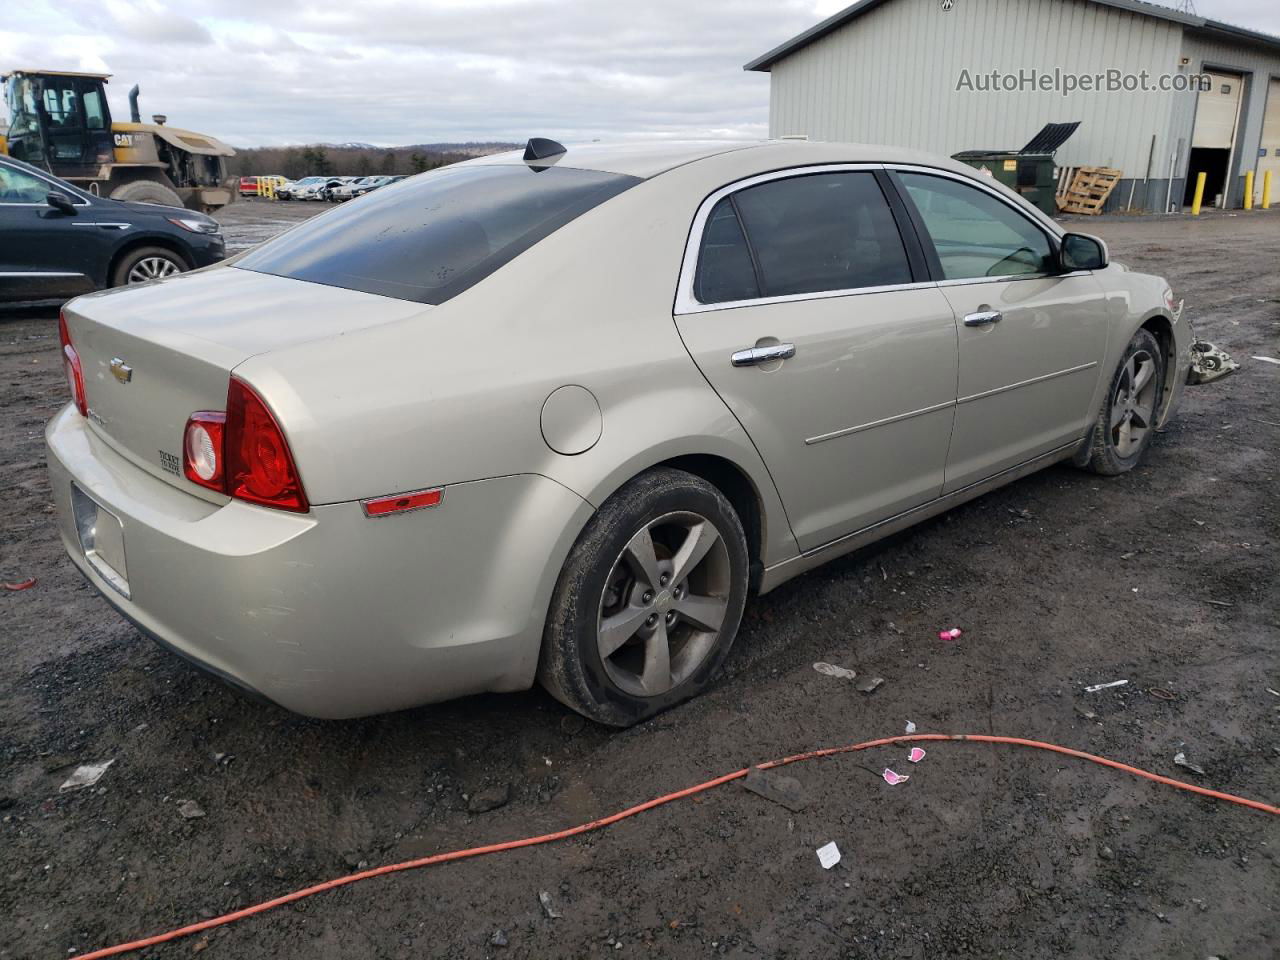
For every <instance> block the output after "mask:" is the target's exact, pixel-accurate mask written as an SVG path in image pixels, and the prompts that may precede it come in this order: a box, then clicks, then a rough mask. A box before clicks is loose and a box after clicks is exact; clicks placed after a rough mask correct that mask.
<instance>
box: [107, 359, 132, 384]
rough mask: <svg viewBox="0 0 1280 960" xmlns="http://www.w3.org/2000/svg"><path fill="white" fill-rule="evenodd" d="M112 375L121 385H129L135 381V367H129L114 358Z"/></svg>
mask: <svg viewBox="0 0 1280 960" xmlns="http://www.w3.org/2000/svg"><path fill="white" fill-rule="evenodd" d="M111 375H112V376H113V377H115V378H116V379H117V380H119V381H120V382H121V383H128V382H129V381H130V380H132V379H133V367H131V366H129V365H128V364H127V363H125V362H124V361H123V360H121V359H120V358H119V357H112V358H111Z"/></svg>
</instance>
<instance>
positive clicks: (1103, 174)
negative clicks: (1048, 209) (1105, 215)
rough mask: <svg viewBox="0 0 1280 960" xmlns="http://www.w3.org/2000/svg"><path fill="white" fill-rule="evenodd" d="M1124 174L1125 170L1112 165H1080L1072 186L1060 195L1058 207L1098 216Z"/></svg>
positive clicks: (1062, 209)
mask: <svg viewBox="0 0 1280 960" xmlns="http://www.w3.org/2000/svg"><path fill="white" fill-rule="evenodd" d="M1123 175H1124V171H1123V170H1115V169H1113V168H1111V167H1078V168H1077V169H1076V172H1075V176H1074V177H1072V179H1071V184H1070V186H1068V187H1067V190H1066V192H1065V193H1063V194H1061V195H1060V196H1059V197H1058V209H1059V210H1061V211H1062V212H1063V213H1083V214H1087V215H1089V216H1096V215H1097V214H1099V213H1101V212H1102V205H1103V204H1104V203H1106V202H1107V197H1109V196H1111V191H1112V190H1114V189H1115V188H1116V184H1117V183H1119V182H1120V178H1121V177H1122V176H1123Z"/></svg>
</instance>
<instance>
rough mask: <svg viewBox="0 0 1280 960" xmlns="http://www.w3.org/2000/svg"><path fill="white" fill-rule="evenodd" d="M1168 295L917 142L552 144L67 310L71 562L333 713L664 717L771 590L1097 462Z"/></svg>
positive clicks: (247, 675) (1112, 454) (1111, 455)
mask: <svg viewBox="0 0 1280 960" xmlns="http://www.w3.org/2000/svg"><path fill="white" fill-rule="evenodd" d="M1180 312H1181V311H1180V309H1179V308H1178V307H1176V306H1175V302H1174V299H1173V295H1172V293H1171V292H1170V290H1169V288H1168V285H1167V284H1166V283H1165V282H1164V281H1163V280H1162V279H1160V278H1158V277H1153V276H1146V275H1142V274H1138V273H1133V272H1130V271H1128V270H1126V269H1125V268H1124V267H1123V266H1121V265H1119V264H1115V263H1109V262H1108V258H1107V251H1106V249H1105V247H1104V246H1103V244H1102V243H1101V242H1100V241H1098V240H1096V239H1093V238H1090V237H1087V236H1083V235H1077V234H1064V233H1063V231H1062V229H1061V228H1060V227H1059V226H1058V225H1057V224H1056V223H1054V222H1053V221H1052V220H1051V219H1049V218H1047V217H1045V216H1043V215H1042V214H1040V213H1039V212H1038V211H1036V210H1035V209H1034V208H1032V207H1031V206H1029V205H1027V204H1025V203H1023V202H1022V201H1021V200H1020V199H1019V198H1018V197H1017V196H1016V195H1014V194H1013V193H1011V192H1009V191H1007V190H1006V189H1004V188H1003V187H1001V186H1000V185H999V184H996V183H994V182H992V181H991V180H990V179H989V178H985V177H982V176H980V175H979V174H977V173H976V172H975V171H973V170H971V169H970V168H968V167H965V166H961V165H958V164H956V163H953V162H951V161H949V160H945V159H939V158H935V157H931V156H925V155H920V154H914V153H909V152H906V151H902V150H897V149H893V148H887V147H885V148H881V147H869V146H853V145H847V144H818V143H803V142H794V141H785V142H763V143H724V142H719V143H663V144H659V145H627V146H607V145H589V146H582V147H571V148H569V149H567V150H566V149H565V148H563V147H561V146H560V145H559V144H556V143H554V142H553V141H546V140H533V141H530V144H529V146H528V148H527V149H526V151H525V153H524V154H523V155H522V154H520V153H513V154H505V155H500V156H494V157H486V158H482V159H478V160H473V161H469V162H467V163H463V164H459V165H456V166H451V167H447V168H444V169H441V170H437V171H433V172H431V173H427V174H423V175H421V176H417V177H413V178H411V179H409V180H406V181H404V182H402V183H398V184H394V185H392V186H388V187H385V188H384V189H382V190H379V191H377V192H376V193H373V194H370V195H369V196H366V197H362V198H359V199H357V200H354V201H353V202H351V203H349V204H345V205H343V206H342V207H340V208H338V209H335V210H333V211H331V212H328V213H326V214H324V215H321V216H319V217H316V218H314V219H312V220H309V221H307V222H305V223H303V224H301V225H299V226H297V227H296V228H294V229H293V230H290V231H289V232H287V233H285V234H283V235H281V236H279V237H277V238H275V239H274V240H271V241H269V242H267V243H265V244H263V245H262V246H260V247H257V248H256V249H254V250H252V251H250V252H248V253H246V254H243V255H241V256H240V257H239V258H237V259H236V260H233V261H230V262H229V263H228V264H227V265H224V266H221V267H215V268H211V269H207V270H202V271H197V272H195V273H192V274H187V275H184V276H181V277H174V278H170V279H166V280H161V281H158V282H156V283H153V284H146V285H143V286H141V287H139V288H135V289H130V290H126V291H121V292H109V293H105V294H94V295H90V296H87V297H83V298H81V299H78V300H76V301H74V302H72V303H71V304H70V305H69V306H68V307H67V308H66V311H65V315H64V319H63V323H62V339H63V343H64V355H65V358H66V367H67V374H68V380H69V383H70V389H71V390H72V393H73V397H74V400H73V402H72V403H71V404H70V405H68V406H67V408H66V409H64V410H63V411H62V412H61V413H59V414H58V415H57V416H56V417H55V418H54V419H53V421H52V422H51V423H50V424H49V427H48V430H47V438H48V447H49V466H50V473H51V476H52V482H53V490H54V495H55V498H56V501H57V508H58V517H59V523H60V525H61V533H62V538H63V540H64V542H65V545H66V549H67V551H68V553H69V555H70V557H71V559H72V560H73V561H74V563H75V564H76V565H77V566H78V567H79V568H80V569H81V570H82V571H83V572H84V574H85V575H86V576H87V577H88V579H89V580H90V581H91V582H92V583H93V584H94V586H96V587H97V588H98V589H99V590H100V591H101V592H102V594H103V595H104V596H105V597H106V598H107V599H108V600H109V601H110V602H111V603H112V604H113V605H114V606H115V607H116V608H117V609H118V610H119V611H120V612H121V613H122V614H123V615H124V616H126V617H128V618H129V619H130V620H132V621H133V622H134V623H135V624H137V625H138V627H139V628H140V629H141V630H142V631H143V632H145V633H146V634H148V635H150V636H152V637H153V638H155V639H157V640H158V641H160V642H161V643H163V644H164V645H166V646H168V647H170V648H171V649H173V650H174V651H176V652H178V653H180V654H182V655H184V656H186V657H188V658H190V659H192V660H194V661H196V662H198V663H200V664H202V665H203V666H205V667H207V668H208V669H210V670H212V671H214V672H216V673H218V674H220V675H222V676H223V677H225V678H227V679H228V680H230V681H232V682H234V683H236V684H238V685H240V686H242V687H245V688H248V689H251V690H253V691H256V692H258V693H260V694H262V695H264V696H265V697H267V698H269V699H271V700H273V701H275V702H277V703H279V704H282V705H284V706H285V707H288V708H289V709H291V710H295V711H298V712H301V713H305V714H310V715H314V716H321V717H349V716H356V715H360V714H368V713H375V712H380V711H387V710H395V709H399V708H403V707H410V706H413V705H416V704H422V703H426V702H430V701H435V700H441V699H444V698H448V697H457V696H461V695H464V694H470V693H476V692H480V691H487V690H490V691H502V690H518V689H522V688H526V687H528V686H530V685H531V684H532V683H533V682H534V681H535V680H536V679H538V680H541V681H542V683H543V684H544V685H545V686H546V687H547V689H548V690H550V691H551V692H552V693H553V694H554V695H555V696H556V697H558V698H559V699H560V700H562V701H563V702H564V703H566V704H568V705H569V706H571V707H572V708H574V709H575V710H579V711H581V712H582V713H584V714H586V715H587V716H589V717H593V718H595V719H597V720H600V721H603V722H605V723H611V724H629V723H633V722H635V721H637V720H640V719H643V718H645V717H648V716H651V715H653V714H654V713H656V712H658V711H660V710H663V709H665V708H667V707H669V706H671V705H672V704H674V703H677V702H679V701H681V700H683V699H685V698H687V697H690V696H692V695H694V694H696V693H698V692H699V691H701V690H703V689H705V688H706V687H707V685H708V684H709V683H711V682H712V679H713V678H714V676H715V675H716V672H717V670H718V669H719V668H720V666H721V664H722V663H723V662H724V660H725V657H726V656H728V654H729V651H730V647H731V646H732V643H733V639H734V635H735V634H736V632H737V630H738V625H739V621H740V619H741V617H742V611H743V606H744V604H745V603H746V601H747V596H748V594H749V593H751V592H753V591H754V592H759V593H763V592H765V591H768V590H771V589H773V588H774V587H776V586H778V585H779V584H780V583H782V582H784V581H785V580H787V579H789V578H790V577H793V576H795V575H797V574H799V573H801V572H803V571H805V570H808V569H810V568H812V567H814V566H816V565H818V564H820V563H823V562H824V561H826V560H829V559H831V558H833V557H836V556H839V555H841V554H843V553H845V552H848V551H850V550H852V549H854V548H856V547H859V546H861V545H863V544H866V543H869V542H871V541H873V540H875V539H877V538H879V537H882V536H885V535H886V534H889V533H891V532H893V531H895V530H898V529H901V528H903V527H905V526H907V525H909V524H911V523H914V522H916V521H918V520H921V519H923V518H925V517H928V516H931V515H933V514H936V513H939V512H941V511H943V510H945V509H947V508H948V507H950V506H953V505H954V504H957V503H960V502H962V501H965V500H968V499H970V498H972V497H975V496H978V495H979V494H981V493H983V492H985V491H988V490H991V489H993V488H994V487H997V486H999V485H1001V484H1003V483H1007V482H1009V481H1011V480H1014V479H1016V478H1018V477H1020V476H1023V475H1025V474H1027V473H1030V472H1031V471H1033V470H1037V469H1039V468H1041V467H1045V466H1048V465H1049V464H1052V463H1056V462H1058V461H1062V460H1068V459H1070V460H1074V462H1075V463H1076V464H1078V465H1080V466H1088V467H1091V468H1092V469H1094V470H1096V471H1097V472H1099V473H1103V474H1118V473H1122V472H1124V471H1126V470H1128V469H1130V468H1131V467H1133V466H1134V464H1136V463H1137V462H1138V461H1139V460H1140V458H1141V457H1142V455H1143V452H1144V451H1145V450H1146V448H1147V446H1148V445H1149V444H1150V443H1151V441H1152V438H1153V435H1154V432H1155V430H1156V429H1157V428H1158V427H1159V426H1160V425H1161V423H1163V422H1164V421H1165V420H1166V419H1167V418H1168V417H1169V416H1170V415H1171V413H1172V411H1173V410H1174V408H1175V406H1176V405H1177V402H1178V399H1179V396H1180V394H1181V393H1182V390H1183V386H1184V384H1185V382H1186V380H1187V373H1188V364H1189V362H1190V357H1191V347H1192V344H1193V337H1192V334H1191V331H1190V329H1189V326H1188V323H1187V321H1186V320H1183V319H1181V318H1180V316H1179V314H1180Z"/></svg>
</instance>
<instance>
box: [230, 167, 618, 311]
mask: <svg viewBox="0 0 1280 960" xmlns="http://www.w3.org/2000/svg"><path fill="white" fill-rule="evenodd" d="M639 182H640V180H639V179H638V178H636V177H627V176H621V175H619V174H614V173H601V172H599V171H595V170H574V169H570V168H560V167H543V168H540V169H539V168H533V167H528V166H524V165H523V164H520V165H515V164H512V165H509V166H508V165H494V166H474V167H467V166H460V167H446V168H444V169H441V170H434V171H432V172H431V173H427V174H422V175H420V176H417V177H413V178H411V179H409V180H405V181H402V182H400V183H396V184H392V185H390V186H388V187H386V188H385V189H382V190H378V191H375V192H373V193H370V194H366V195H365V196H364V197H361V198H360V199H359V200H358V201H356V202H352V203H350V204H344V205H343V206H342V207H340V208H339V209H337V210H334V211H333V212H331V213H327V214H325V215H323V216H320V217H316V218H315V219H314V220H308V221H306V222H305V223H303V224H301V225H300V226H297V227H295V228H294V229H292V230H290V231H289V232H287V233H284V234H281V235H280V236H279V237H276V238H275V239H273V240H269V241H267V242H266V243H264V244H262V246H260V247H257V248H256V249H254V250H252V251H250V252H249V253H248V254H246V255H245V256H244V257H242V258H241V259H240V260H238V261H237V262H236V264H235V265H236V266H237V267H239V268H241V269H243V270H253V271H256V272H258V273H269V274H273V275H275V276H279V277H291V278H293V279H295V280H308V281H310V282H312V283H323V284H327V285H329V286H333V287H345V288H346V289H348V290H360V291H363V292H364V293H376V294H379V295H380V296H384V297H396V298H398V299H401V300H415V301H417V302H419V303H432V304H437V303H444V301H446V300H448V299H449V298H451V297H455V296H457V295H458V294H459V293H461V292H462V291H464V290H466V289H467V288H468V287H471V286H473V285H475V284H476V283H479V282H480V281H481V280H483V279H484V278H485V277H487V276H489V274H491V273H493V272H494V271H495V270H497V269H498V268H499V267H501V266H502V265H503V264H504V263H508V262H510V261H511V260H512V259H514V258H515V257H517V256H519V255H520V254H521V253H523V252H524V251H525V250H528V249H529V248H530V247H531V246H533V245H534V244H535V243H537V242H538V241H539V240H542V239H543V238H544V237H546V236H548V235H550V234H551V233H553V232H554V231H556V230H558V229H559V228H560V227H562V226H564V225H565V224H566V223H568V222H569V221H571V220H573V219H574V218H575V217H578V216H580V215H582V214H583V213H585V212H586V211H588V210H590V209H591V208H592V207H594V206H597V205H598V204H601V203H603V202H604V201H605V200H608V199H609V198H610V197H614V196H617V195H618V194H619V193H621V192H622V191H623V190H626V189H627V188H628V187H631V186H634V185H635V184H637V183H639Z"/></svg>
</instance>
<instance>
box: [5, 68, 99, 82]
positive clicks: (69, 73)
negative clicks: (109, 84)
mask: <svg viewBox="0 0 1280 960" xmlns="http://www.w3.org/2000/svg"><path fill="white" fill-rule="evenodd" d="M15 73H25V74H35V73H42V74H46V75H48V76H51V77H89V78H91V79H93V80H104V81H105V80H106V79H107V78H108V77H110V76H111V74H109V73H79V72H77V71H75V70H10V71H9V72H8V73H5V74H0V80H8V79H9V78H10V77H11V76H13V75H14V74H15Z"/></svg>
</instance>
